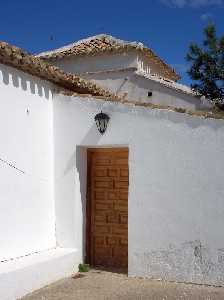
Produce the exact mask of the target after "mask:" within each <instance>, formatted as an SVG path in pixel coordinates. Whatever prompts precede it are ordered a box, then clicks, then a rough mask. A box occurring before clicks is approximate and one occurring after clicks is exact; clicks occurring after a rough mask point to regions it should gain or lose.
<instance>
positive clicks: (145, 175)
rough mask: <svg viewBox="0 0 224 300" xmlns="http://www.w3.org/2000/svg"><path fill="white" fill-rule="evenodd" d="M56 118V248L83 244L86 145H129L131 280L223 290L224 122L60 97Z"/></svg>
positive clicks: (56, 103)
mask: <svg viewBox="0 0 224 300" xmlns="http://www.w3.org/2000/svg"><path fill="white" fill-rule="evenodd" d="M101 109H102V110H103V111H104V112H106V113H108V114H109V115H110V117H111V120H110V124H109V127H108V130H107V132H106V134H105V135H104V136H101V135H100V134H99V133H98V132H97V130H96V127H95V124H94V116H95V114H96V113H97V112H99V111H100V110H101ZM54 114H55V115H54V128H55V133H56V136H55V142H56V143H55V147H56V148H55V164H56V165H55V171H56V185H55V186H56V190H55V191H56V194H55V196H56V215H57V237H58V240H59V243H60V244H61V245H69V246H72V247H82V244H83V239H84V238H83V230H84V229H83V220H82V217H83V216H85V178H86V177H85V172H86V167H85V158H84V157H85V147H88V146H110V145H113V146H121V145H124V146H128V147H129V151H130V152H129V168H130V187H129V200H128V201H129V275H139V276H148V277H154V278H162V279H167V280H176V281H185V282H197V283H209V284H222V285H224V238H223V227H224V203H223V199H224V187H223V179H224V176H223V169H224V160H223V148H224V121H223V120H212V119H202V118H198V117H193V116H187V115H184V114H179V113H174V112H170V111H158V110H150V109H146V108H131V107H127V106H124V105H120V104H113V103H109V102H103V101H95V100H93V99H89V100H88V99H87V98H80V99H78V98H73V97H68V96H67V97H66V96H63V95H55V97H54ZM78 146H82V147H84V148H83V151H81V152H80V148H78V149H79V150H78V152H77V147H78ZM80 250H82V249H81V248H80Z"/></svg>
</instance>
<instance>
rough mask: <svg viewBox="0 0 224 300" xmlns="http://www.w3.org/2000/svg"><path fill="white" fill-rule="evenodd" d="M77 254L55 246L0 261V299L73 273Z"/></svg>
mask: <svg viewBox="0 0 224 300" xmlns="http://www.w3.org/2000/svg"><path fill="white" fill-rule="evenodd" d="M79 262H80V253H79V252H78V250H76V249H68V248H55V249H50V250H46V251H43V252H40V253H35V254H31V255H28V256H25V257H20V258H16V259H12V260H9V261H5V262H2V263H0V299H1V300H15V299H18V298H20V297H23V296H24V295H26V294H28V293H30V292H32V291H34V290H37V289H39V288H41V287H43V286H45V285H48V284H50V283H52V282H54V281H56V280H59V279H61V278H65V277H68V276H70V275H71V274H72V273H75V272H77V270H78V264H79Z"/></svg>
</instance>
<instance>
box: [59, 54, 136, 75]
mask: <svg viewBox="0 0 224 300" xmlns="http://www.w3.org/2000/svg"><path fill="white" fill-rule="evenodd" d="M53 63H54V64H55V65H57V66H58V67H60V68H61V69H62V70H64V71H66V72H70V73H75V74H83V73H86V72H100V71H105V70H107V71H108V70H116V69H122V68H137V67H138V62H137V53H136V52H134V51H129V52H127V53H117V54H100V55H94V56H91V55H89V56H80V57H79V56H78V57H77V56H71V57H65V58H63V59H60V60H58V61H55V62H53Z"/></svg>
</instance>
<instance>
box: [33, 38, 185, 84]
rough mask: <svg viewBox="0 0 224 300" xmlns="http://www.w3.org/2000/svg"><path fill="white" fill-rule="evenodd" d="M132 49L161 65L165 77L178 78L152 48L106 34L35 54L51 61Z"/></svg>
mask: <svg viewBox="0 0 224 300" xmlns="http://www.w3.org/2000/svg"><path fill="white" fill-rule="evenodd" d="M133 49H134V50H137V51H140V52H142V53H144V54H145V55H146V57H148V58H149V59H151V60H153V62H154V63H155V64H157V65H159V66H160V67H162V68H163V70H164V74H165V75H166V76H167V77H169V78H172V79H173V80H178V79H180V77H179V75H178V74H177V73H176V72H175V70H174V69H173V68H171V67H170V66H169V65H168V64H166V63H165V62H164V61H163V60H162V59H161V58H160V57H158V56H157V55H156V54H155V53H154V52H153V51H152V49H150V48H147V47H146V46H144V45H143V44H142V43H137V42H128V41H124V40H120V39H117V38H115V37H112V36H110V35H106V34H99V35H96V36H92V37H89V38H87V39H84V40H80V41H78V42H76V43H73V44H69V45H67V46H64V47H61V48H58V49H55V50H52V51H47V52H42V53H40V54H38V55H37V56H38V57H42V58H44V59H46V60H49V61H51V60H56V59H61V58H63V57H67V56H72V55H77V56H80V55H96V54H98V53H102V52H123V51H126V50H133Z"/></svg>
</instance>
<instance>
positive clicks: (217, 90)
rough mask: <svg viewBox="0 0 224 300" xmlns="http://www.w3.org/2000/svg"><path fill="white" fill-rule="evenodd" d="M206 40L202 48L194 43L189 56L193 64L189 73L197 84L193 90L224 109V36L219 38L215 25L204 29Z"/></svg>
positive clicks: (188, 59) (188, 58)
mask: <svg viewBox="0 0 224 300" xmlns="http://www.w3.org/2000/svg"><path fill="white" fill-rule="evenodd" d="M204 35H205V39H204V42H203V45H202V46H201V47H200V46H198V44H196V43H192V44H191V45H190V47H189V51H188V54H187V57H186V59H187V61H188V62H190V63H191V67H190V69H189V71H188V74H189V75H190V77H191V79H192V80H193V81H194V82H195V83H194V84H192V88H193V89H194V90H196V91H197V92H198V93H199V94H201V95H204V96H205V97H206V98H208V99H210V100H211V101H212V102H213V103H215V104H217V105H218V106H219V107H220V108H222V109H223V108H224V35H223V36H221V37H220V38H218V37H217V33H216V29H215V26H214V25H213V24H209V25H208V26H207V27H206V28H205V29H204Z"/></svg>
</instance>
